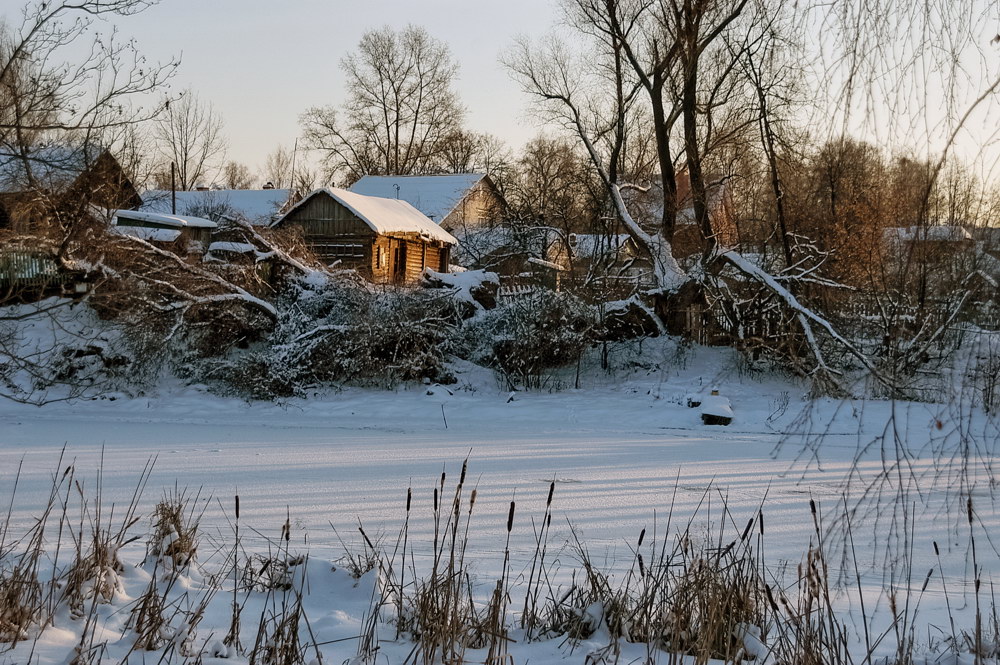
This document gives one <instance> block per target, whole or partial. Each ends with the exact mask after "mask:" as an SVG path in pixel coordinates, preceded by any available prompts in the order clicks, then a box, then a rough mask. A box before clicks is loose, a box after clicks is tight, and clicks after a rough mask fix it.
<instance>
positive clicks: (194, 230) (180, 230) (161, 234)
mask: <svg viewBox="0 0 1000 665" xmlns="http://www.w3.org/2000/svg"><path fill="white" fill-rule="evenodd" d="M112 224H113V226H114V227H115V229H116V230H117V232H118V233H122V234H124V235H131V236H134V237H136V238H141V239H143V240H152V241H156V242H176V241H177V240H178V239H180V238H185V239H187V240H189V241H193V242H196V243H199V245H200V247H198V248H197V250H198V251H205V248H207V247H208V245H209V241H211V239H212V231H214V230H215V228H216V226H217V225H216V223H215V222H213V221H212V220H210V219H204V218H202V217H191V216H187V215H163V214H160V213H155V212H141V211H138V210H119V211H117V212H116V213H115V217H114V220H112Z"/></svg>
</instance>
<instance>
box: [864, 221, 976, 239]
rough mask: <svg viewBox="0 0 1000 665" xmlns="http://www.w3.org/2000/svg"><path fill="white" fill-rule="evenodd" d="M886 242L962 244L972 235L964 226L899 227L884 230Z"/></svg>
mask: <svg viewBox="0 0 1000 665" xmlns="http://www.w3.org/2000/svg"><path fill="white" fill-rule="evenodd" d="M883 233H884V234H885V239H886V240H896V241H898V242H911V241H913V240H932V241H942V242H962V241H966V240H972V234H971V233H969V230H968V229H966V228H965V227H964V226H947V225H940V226H900V227H891V228H887V229H885V231H884V232H883Z"/></svg>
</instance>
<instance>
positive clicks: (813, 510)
mask: <svg viewBox="0 0 1000 665" xmlns="http://www.w3.org/2000/svg"><path fill="white" fill-rule="evenodd" d="M809 512H811V513H812V514H813V517H816V501H814V500H813V499H809Z"/></svg>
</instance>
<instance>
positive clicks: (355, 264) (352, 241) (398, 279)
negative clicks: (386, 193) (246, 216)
mask: <svg viewBox="0 0 1000 665" xmlns="http://www.w3.org/2000/svg"><path fill="white" fill-rule="evenodd" d="M274 226H275V227H279V228H281V227H290V226H298V227H300V228H301V229H302V235H303V238H304V240H305V242H306V244H307V245H309V247H310V248H311V249H312V250H313V252H314V253H315V254H316V255H317V256H318V257H319V258H320V259H321V260H322V261H324V262H325V263H327V264H331V265H332V264H338V265H342V266H343V267H345V268H353V269H356V270H358V271H359V272H360V273H362V274H363V275H364V276H365V277H367V278H369V279H371V280H372V281H374V282H379V283H396V284H407V283H414V282H417V281H419V279H420V276H421V274H422V273H423V271H424V268H431V269H432V270H436V271H438V272H448V264H449V260H450V253H451V248H452V247H453V246H454V245H455V244H456V242H457V241H456V240H455V238H454V236H452V235H451V234H450V233H448V232H447V231H445V230H444V229H442V228H441V227H439V226H438V225H437V224H435V223H434V222H433V221H431V220H430V219H428V218H427V216H426V215H424V214H423V213H421V212H420V211H419V210H417V209H416V208H414V207H413V206H412V205H410V204H409V203H407V202H406V201H401V200H396V199H384V198H378V197H374V196H363V195H361V194H357V193H354V192H350V191H348V190H346V189H335V188H331V187H326V188H323V189H317V190H315V191H313V192H311V193H309V194H308V195H307V196H306V197H305V198H303V199H302V200H301V201H299V202H298V203H297V204H296V205H295V206H293V207H292V208H291V209H289V211H288V212H287V213H285V214H284V215H283V216H282V217H281V218H280V219H278V221H276V222H275V223H274Z"/></svg>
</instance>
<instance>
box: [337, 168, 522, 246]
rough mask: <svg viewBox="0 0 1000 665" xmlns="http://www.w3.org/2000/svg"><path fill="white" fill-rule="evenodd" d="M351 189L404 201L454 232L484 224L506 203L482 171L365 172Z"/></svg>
mask: <svg viewBox="0 0 1000 665" xmlns="http://www.w3.org/2000/svg"><path fill="white" fill-rule="evenodd" d="M351 191H352V192H354V193H356V194H363V195H365V196H377V197H380V198H384V199H399V200H400V201H406V202H407V203H409V204H410V205H412V206H413V207H414V208H416V209H417V210H419V211H420V212H422V213H423V214H424V215H426V216H427V217H428V218H430V219H431V220H433V221H434V222H435V223H437V224H438V225H439V226H440V227H441V228H442V229H444V230H445V231H447V232H449V233H452V234H455V235H459V234H462V233H464V232H466V231H469V230H475V229H478V228H480V227H482V226H485V225H488V224H489V223H490V222H491V221H494V220H496V219H498V218H499V217H500V215H501V214H502V212H503V211H504V209H505V207H506V202H505V201H504V199H503V196H501V195H500V192H499V190H498V189H497V187H496V185H494V184H493V181H492V180H491V179H490V177H489V176H488V175H486V174H484V173H449V174H440V175H404V176H373V175H367V176H364V177H363V178H361V179H360V180H358V181H357V182H356V183H354V184H353V185H351Z"/></svg>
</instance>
